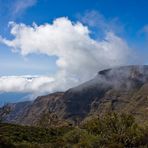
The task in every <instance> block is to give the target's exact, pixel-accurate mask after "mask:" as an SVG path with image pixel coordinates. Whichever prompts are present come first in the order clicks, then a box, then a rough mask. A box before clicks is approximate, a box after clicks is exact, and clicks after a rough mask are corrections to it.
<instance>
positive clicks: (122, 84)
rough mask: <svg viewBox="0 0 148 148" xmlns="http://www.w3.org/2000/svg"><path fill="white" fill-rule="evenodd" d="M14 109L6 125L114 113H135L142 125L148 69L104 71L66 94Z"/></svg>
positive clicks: (147, 114)
mask: <svg viewBox="0 0 148 148" xmlns="http://www.w3.org/2000/svg"><path fill="white" fill-rule="evenodd" d="M10 106H11V111H10V112H9V113H8V114H7V115H5V117H4V122H13V123H17V124H24V125H41V124H42V125H47V124H48V125H52V124H54V125H56V124H61V122H65V121H70V122H73V123H75V124H76V123H77V122H80V121H82V120H84V119H85V118H88V117H90V116H94V115H103V114H105V113H107V112H111V111H115V112H125V113H131V114H133V115H134V116H135V118H136V119H137V121H138V122H143V121H148V66H125V67H119V68H113V69H107V70H103V71H100V72H98V74H97V75H96V77H95V78H94V79H92V80H90V81H88V82H86V83H83V84H81V85H79V86H77V87H74V88H71V89H69V90H67V91H66V92H58V93H52V94H49V95H46V96H41V97H38V98H37V99H36V100H35V101H34V102H28V103H25V102H24V103H23V102H22V103H21V104H19V103H17V104H11V105H10ZM12 106H13V107H12ZM2 111H3V109H1V112H2Z"/></svg>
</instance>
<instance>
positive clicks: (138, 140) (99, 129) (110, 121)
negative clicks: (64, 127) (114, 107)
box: [82, 113, 144, 147]
mask: <svg viewBox="0 0 148 148" xmlns="http://www.w3.org/2000/svg"><path fill="white" fill-rule="evenodd" d="M82 127H83V128H84V129H85V130H87V131H88V132H89V133H91V134H94V135H98V136H99V137H100V139H99V142H100V144H101V145H105V146H109V145H117V144H118V145H120V147H122V146H124V147H137V146H139V145H142V144H144V143H142V139H143V138H144V133H143V131H142V129H141V128H140V127H139V126H138V125H137V124H136V123H135V120H134V118H133V116H131V115H126V114H121V115H120V114H117V113H112V114H107V115H105V116H104V117H98V118H96V119H93V120H90V121H88V122H86V123H84V125H83V126H82Z"/></svg>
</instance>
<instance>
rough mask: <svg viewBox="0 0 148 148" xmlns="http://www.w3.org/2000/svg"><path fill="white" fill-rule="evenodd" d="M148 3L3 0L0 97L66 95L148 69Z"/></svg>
mask: <svg viewBox="0 0 148 148" xmlns="http://www.w3.org/2000/svg"><path fill="white" fill-rule="evenodd" d="M147 10H148V1H146V0H141V1H139V0H130V1H129V0H61V1H59V0H13V1H12V0H0V69H1V70H0V92H1V93H3V92H7V93H9V92H19V93H20V92H21V93H31V94H36V95H40V94H43V93H50V92H54V91H64V90H66V89H68V88H70V87H73V86H76V85H78V84H80V83H82V82H85V81H87V80H89V79H91V78H92V77H94V76H95V75H96V74H97V72H98V71H99V70H102V69H105V68H111V67H115V66H122V65H130V64H148V49H147V47H148V42H147V41H148V17H147V16H148V11H147Z"/></svg>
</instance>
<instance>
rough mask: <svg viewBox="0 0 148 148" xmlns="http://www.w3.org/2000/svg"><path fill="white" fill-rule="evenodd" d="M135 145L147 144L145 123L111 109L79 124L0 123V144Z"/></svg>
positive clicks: (31, 147) (28, 147)
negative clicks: (48, 125) (26, 124)
mask: <svg viewBox="0 0 148 148" xmlns="http://www.w3.org/2000/svg"><path fill="white" fill-rule="evenodd" d="M5 147H6V148H7V147H8V148H11V147H12V148H23V147H24V148H99V147H101V148H138V147H148V124H146V125H142V126H140V125H138V124H137V123H136V122H135V120H134V118H133V116H131V115H126V114H116V113H111V114H107V115H105V116H103V117H97V118H94V119H91V120H89V121H86V122H85V123H83V124H81V125H80V126H79V127H71V126H69V127H68V126H67V127H55V128H53V127H52V128H48V129H45V128H39V127H29V126H20V125H13V124H2V123H1V124H0V148H5Z"/></svg>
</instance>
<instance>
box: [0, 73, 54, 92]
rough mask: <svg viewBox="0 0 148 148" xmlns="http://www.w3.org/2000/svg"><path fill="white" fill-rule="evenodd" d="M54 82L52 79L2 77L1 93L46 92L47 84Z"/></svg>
mask: <svg viewBox="0 0 148 148" xmlns="http://www.w3.org/2000/svg"><path fill="white" fill-rule="evenodd" d="M52 81H54V79H53V78H51V77H45V76H41V77H37V76H36V77H35V76H34V77H32V76H3V77H0V91H2V92H30V93H36V92H40V93H42V92H46V91H47V88H46V87H45V86H46V84H49V83H51V82H52Z"/></svg>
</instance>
